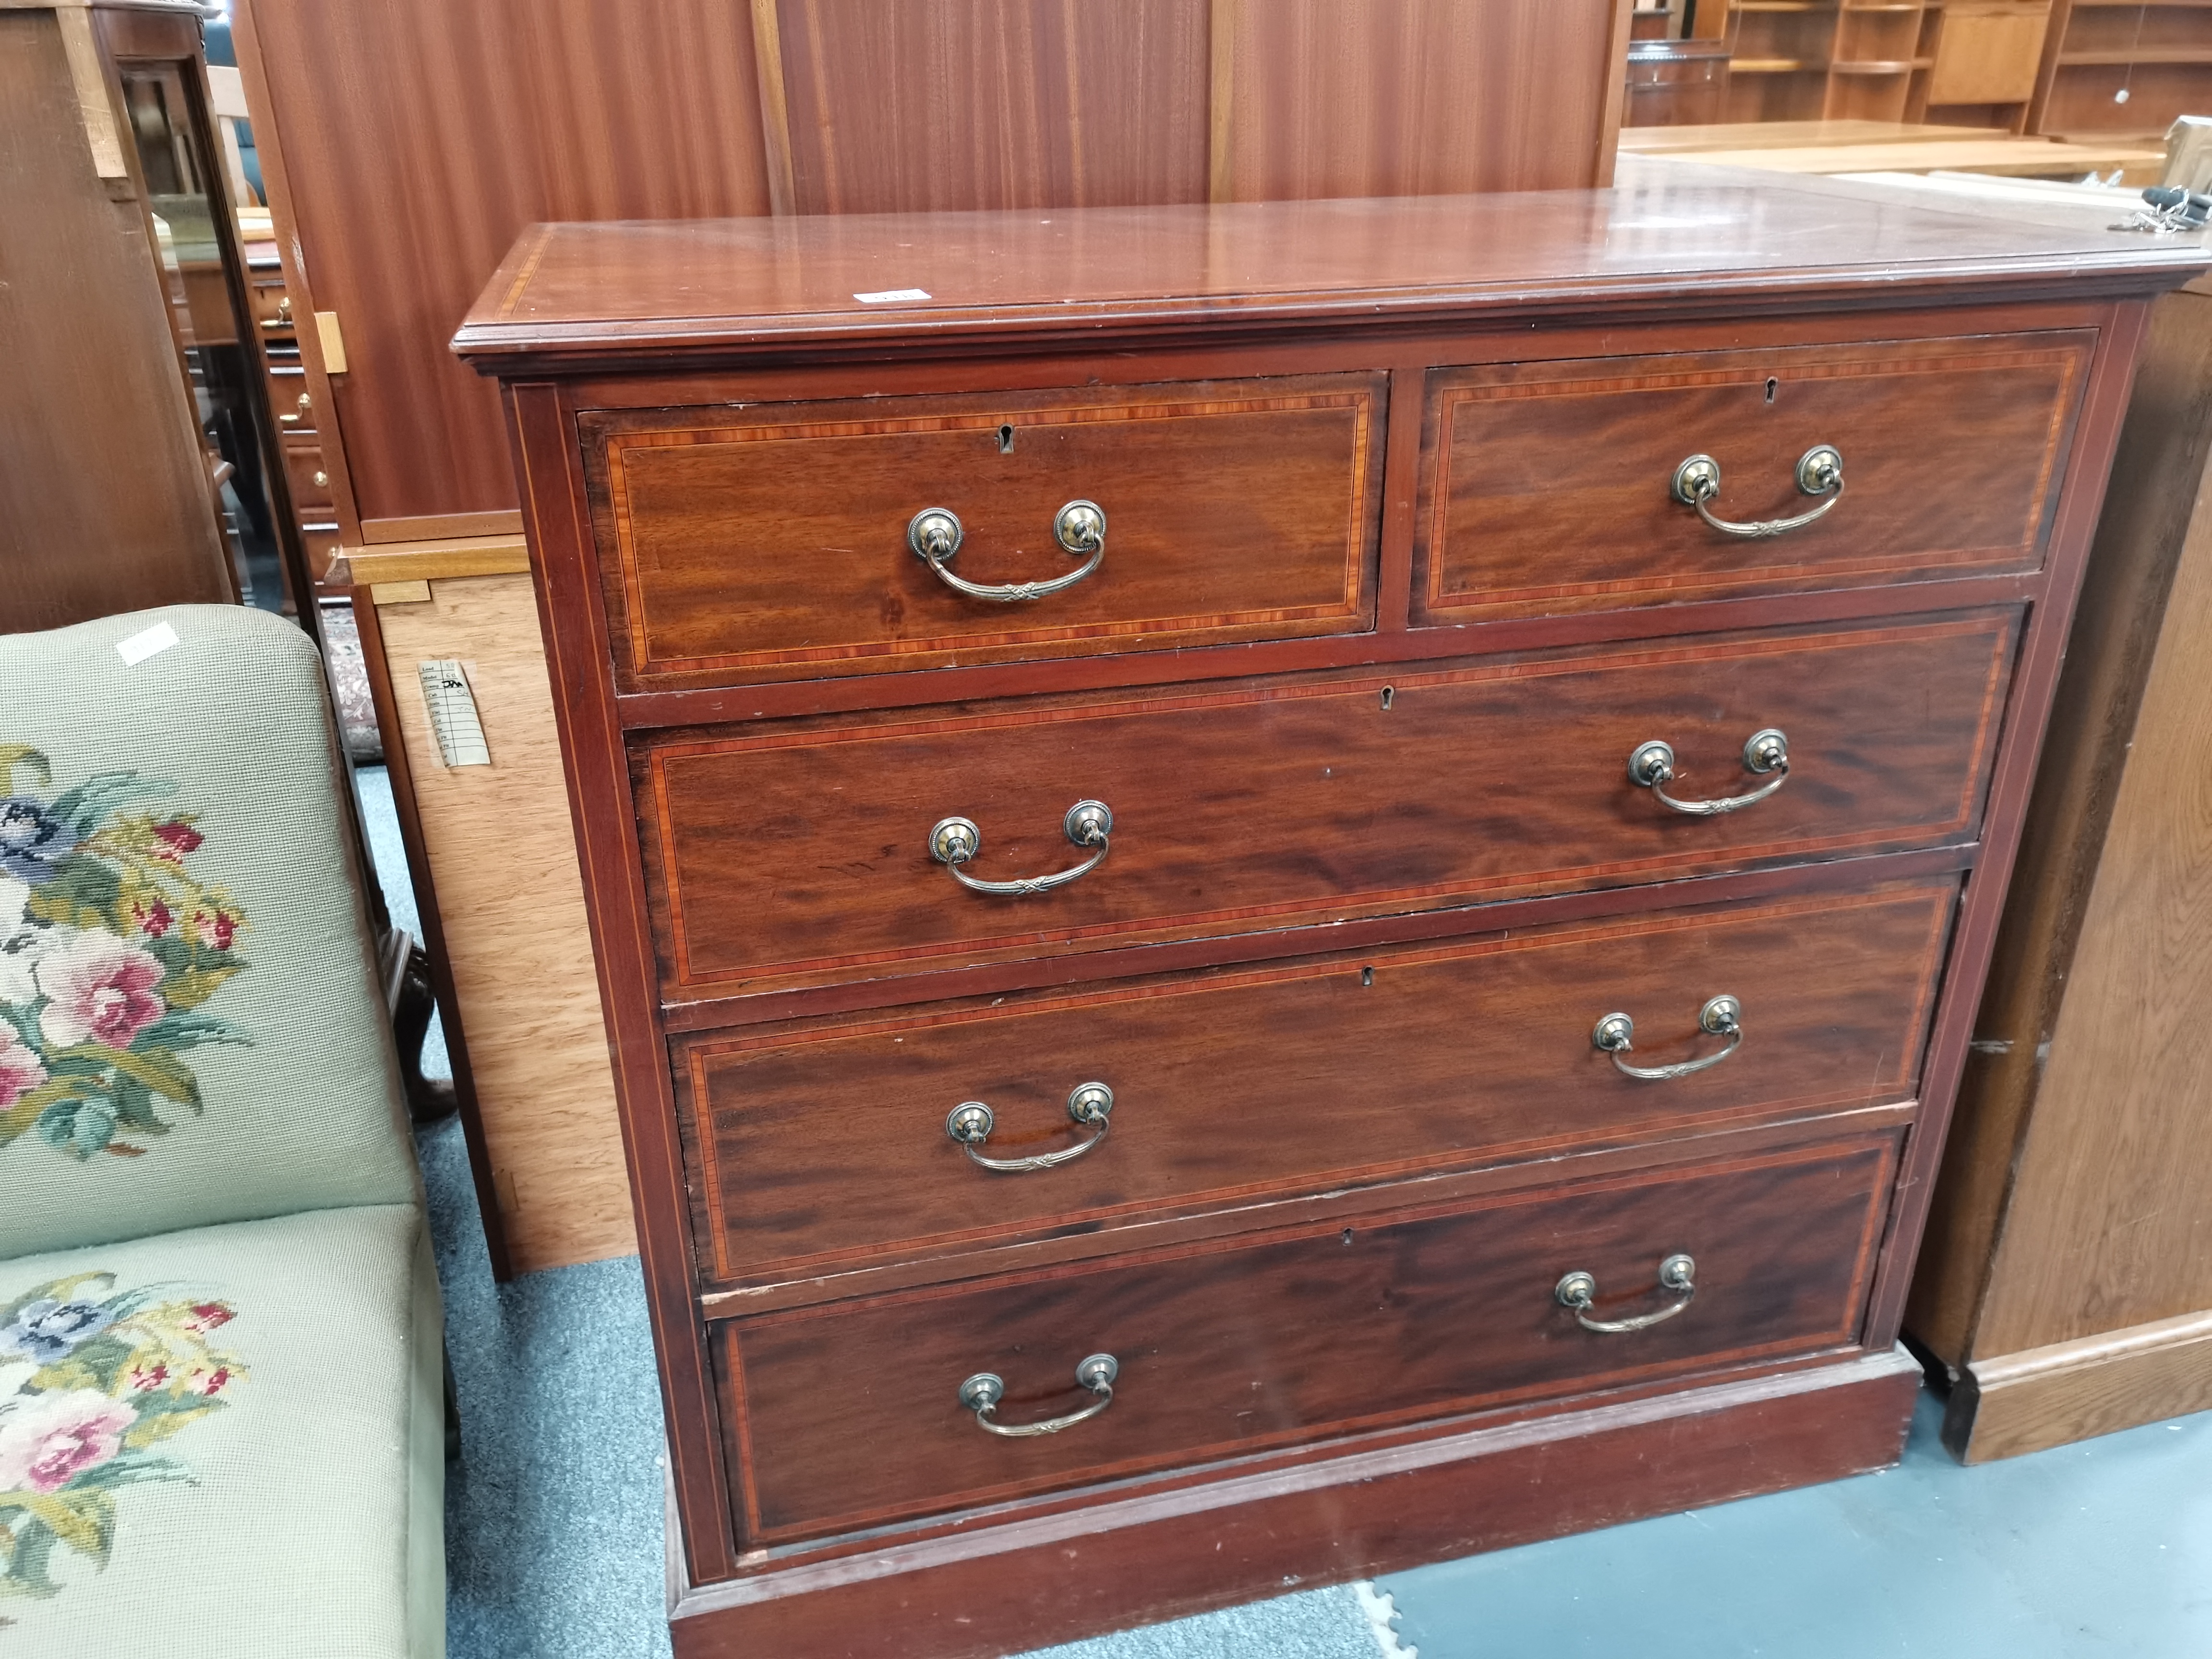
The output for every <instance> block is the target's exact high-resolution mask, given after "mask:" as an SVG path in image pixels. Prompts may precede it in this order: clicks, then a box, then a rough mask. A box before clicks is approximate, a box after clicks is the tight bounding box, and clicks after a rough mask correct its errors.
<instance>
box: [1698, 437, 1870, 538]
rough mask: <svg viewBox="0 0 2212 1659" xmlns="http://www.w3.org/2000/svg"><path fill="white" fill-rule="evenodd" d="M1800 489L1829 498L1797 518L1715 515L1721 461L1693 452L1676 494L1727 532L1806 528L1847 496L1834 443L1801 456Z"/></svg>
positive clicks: (1759, 534) (1754, 534)
mask: <svg viewBox="0 0 2212 1659" xmlns="http://www.w3.org/2000/svg"><path fill="white" fill-rule="evenodd" d="M1797 488H1798V489H1800V490H1802V492H1804V493H1805V494H1806V495H1825V496H1826V497H1827V500H1826V501H1822V502H1821V503H1820V506H1818V507H1813V508H1811V509H1810V510H1808V511H1807V512H1803V513H1799V514H1798V515H1797V516H1796V518H1794V519H1754V520H1751V521H1749V522H1748V523H1743V524H1738V523H1737V522H1735V520H1731V519H1719V518H1715V517H1714V516H1713V509H1712V503H1713V502H1714V501H1717V500H1718V499H1719V496H1720V493H1721V464H1720V463H1719V462H1718V461H1717V460H1715V459H1713V458H1712V457H1711V456H1710V455H1692V456H1691V457H1690V458H1689V459H1687V460H1686V461H1684V462H1683V463H1682V464H1681V465H1680V466H1678V467H1676V468H1675V469H1674V486H1673V493H1674V499H1675V500H1676V501H1680V502H1681V503H1682V504H1683V505H1684V506H1685V507H1695V508H1697V509H1698V516H1699V518H1701V519H1703V520H1705V522H1706V523H1707V524H1709V525H1711V526H1712V527H1713V528H1714V529H1716V530H1717V531H1719V532H1721V533H1722V534H1723V535H1727V536H1743V537H1747V538H1751V539H1753V540H1759V539H1762V538H1765V537H1768V536H1779V535H1782V534H1784V533H1785V532H1789V531H1792V530H1802V529H1803V528H1804V527H1805V526H1807V525H1808V524H1810V523H1812V522H1813V520H1815V519H1818V518H1820V517H1821V516H1823V515H1824V514H1826V513H1827V512H1828V510H1829V509H1830V508H1831V507H1834V506H1835V504H1836V503H1837V502H1838V501H1841V500H1843V499H1844V458H1843V455H1842V454H1841V453H1840V452H1838V450H1837V449H1836V447H1835V446H1834V445H1832V444H1815V445H1814V446H1813V447H1812V448H1810V449H1808V450H1807V451H1806V452H1805V453H1803V454H1802V455H1800V456H1799V457H1798V458H1797Z"/></svg>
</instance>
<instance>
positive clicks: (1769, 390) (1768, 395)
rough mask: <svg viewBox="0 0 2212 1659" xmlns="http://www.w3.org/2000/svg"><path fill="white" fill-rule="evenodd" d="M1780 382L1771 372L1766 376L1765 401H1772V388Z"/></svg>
mask: <svg viewBox="0 0 2212 1659" xmlns="http://www.w3.org/2000/svg"><path fill="white" fill-rule="evenodd" d="M1781 384H1782V382H1781V381H1779V380H1776V379H1775V378H1774V377H1773V376H1772V375H1771V374H1770V375H1768V376H1767V377H1766V401H1767V402H1769V403H1770V404H1771V403H1772V402H1773V401H1774V389H1775V388H1776V387H1777V386H1780V385H1781Z"/></svg>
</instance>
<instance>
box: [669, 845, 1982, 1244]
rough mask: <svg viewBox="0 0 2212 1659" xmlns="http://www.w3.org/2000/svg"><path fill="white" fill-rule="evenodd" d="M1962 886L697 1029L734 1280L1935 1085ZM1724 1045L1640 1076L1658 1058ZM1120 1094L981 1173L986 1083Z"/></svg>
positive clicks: (1025, 1126)
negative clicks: (1933, 1049)
mask: <svg viewBox="0 0 2212 1659" xmlns="http://www.w3.org/2000/svg"><path fill="white" fill-rule="evenodd" d="M1957 890H1958V884H1957V880H1956V878H1954V877H1944V878H1938V879H1936V880H1931V881H1926V882H1919V883H1914V884H1900V885H1896V886H1889V887H1884V888H1881V889H1877V890H1874V891H1871V892H1862V893H1843V894H1821V895H1813V896H1803V897H1798V898H1792V899H1786V900H1781V901H1778V902H1772V903H1767V904H1760V905H1754V906H1749V907H1741V908H1707V909H1699V910H1692V911H1685V912H1678V913H1674V914H1661V915H1645V916H1637V917H1631V918H1620V919H1614V920H1611V921H1604V922H1599V923H1592V924H1584V925H1572V926H1566V927H1549V928H1543V929H1536V930H1531V931H1528V932H1522V933H1511V934H1506V935H1499V934H1495V933H1493V934H1488V935H1483V936H1480V937H1476V938H1472V939H1457V940H1454V941H1452V942H1450V943H1449V944H1445V945H1421V946H1398V947H1393V948H1390V949H1387V950H1383V951H1374V952H1370V953H1363V954H1361V955H1358V956H1342V955H1339V956H1331V957H1313V958H1308V959H1305V960H1302V961H1292V962H1288V963H1277V964H1271V965H1269V966H1267V967H1264V968H1251V969H1233V970H1231V969H1223V970H1217V971H1214V972H1211V973H1205V974H1198V975H1182V976H1178V977H1176V978H1172V979H1167V980H1163V981H1157V982H1139V983H1136V984H1130V985H1119V986H1109V987H1103V988H1101V987H1090V988H1086V989H1085V990H1082V991H1080V992H1077V993H1073V994H1066V993H1062V994H1030V995H1025V996H1017V997H1012V998H1001V999H996V1000H992V1001H989V1002H977V1003H970V1004H963V1005H956V1006H951V1007H924V1008H921V1009H919V1010H914V1011H902V1012H899V1013H898V1014H896V1015H893V1016H884V1015H875V1016H871V1017H866V1018H849V1019H843V1020H840V1021H837V1022H835V1023H832V1024H815V1025H811V1026H806V1027H799V1028H794V1029H790V1030H779V1031H774V1032H769V1033H748V1034H746V1035H744V1036H734V1037H732V1036H722V1037H694V1038H688V1039H678V1042H677V1044H676V1045H675V1063H676V1080H677V1085H678V1087H677V1101H678V1114H679V1117H680V1119H681V1121H682V1123H683V1127H684V1139H685V1145H686V1148H687V1152H688V1155H689V1157H690V1159H691V1162H692V1166H693V1168H694V1170H695V1171H696V1176H695V1178H694V1180H693V1181H692V1182H691V1183H690V1188H691V1191H692V1193H693V1194H694V1206H695V1212H694V1213H695V1221H696V1237H698V1238H699V1240H700V1242H701V1243H700V1255H701V1258H702V1272H703V1273H705V1276H706V1277H707V1278H708V1280H709V1281H710V1282H711V1281H714V1280H716V1279H719V1280H720V1281H721V1282H723V1283H732V1282H738V1281H744V1282H755V1283H757V1282H763V1281H766V1280H769V1279H776V1278H782V1277H790V1276H797V1275H799V1274H800V1273H813V1272H823V1271H828V1270H831V1269H834V1268H837V1267H857V1266H860V1265H864V1264H866V1263H868V1262H870V1261H880V1260H884V1259H887V1258H890V1257H891V1256H894V1255H906V1254H909V1253H912V1252H915V1251H922V1250H929V1249H947V1248H954V1247H957V1246H960V1245H964V1244H972V1243H977V1242H989V1243H1010V1242H1017V1241H1020V1240H1024V1239H1028V1238H1033V1237H1040V1236H1046V1235H1049V1234H1053V1233H1060V1232H1066V1231H1095V1230H1097V1229H1098V1228H1100V1227H1107V1226H1114V1225H1119V1224H1121V1223H1123V1222H1126V1221H1128V1220H1131V1219H1134V1218H1144V1219H1155V1218H1159V1217H1161V1216H1163V1215H1164V1214H1166V1213H1168V1212H1183V1211H1194V1210H1197V1209H1200V1208H1216V1207H1221V1206H1229V1205H1233V1204H1243V1203H1249V1202H1255V1201H1259V1200H1265V1199H1268V1198H1271V1197H1277V1196H1281V1195H1283V1194H1288V1193H1291V1192H1293V1191H1297V1190H1317V1189H1321V1188H1335V1187H1342V1186H1346V1185H1351V1184H1358V1183H1370V1182H1382V1181H1386V1180H1391V1179H1396V1178H1399V1177H1402V1176H1408V1175H1413V1174H1417V1173H1420V1172H1424V1171H1427V1170H1443V1169H1447V1168H1452V1167H1462V1168H1464V1167H1472V1166H1474V1165H1477V1164H1485V1163H1492V1164H1503V1163H1511V1162H1516V1161H1522V1160H1526V1159H1529V1158H1542V1157H1554V1156H1558V1155H1559V1154H1561V1153H1565V1152H1575V1151H1586V1150H1590V1149H1593V1148H1595V1147H1598V1146H1608V1145H1610V1146H1618V1145H1623V1144H1627V1143H1630V1142H1643V1141H1648V1140H1650V1139H1652V1138H1653V1137H1656V1136H1660V1135H1682V1134H1691V1133H1699V1132H1701V1131H1706V1130H1711V1129H1713V1128H1716V1127H1720V1126H1722V1125H1724V1124H1726V1125H1741V1124H1745V1123H1748V1122H1752V1121H1760V1120H1765V1121H1774V1120H1778V1119H1782V1118H1785V1117H1789V1116H1792V1115H1803V1114H1808V1113H1813V1112H1818V1111H1822V1110H1833V1109H1842V1108H1850V1107H1858V1106H1872V1105H1880V1104H1886V1103H1892V1102H1897V1101H1902V1100H1905V1099H1909V1098H1910V1097H1911V1096H1912V1094H1913V1092H1914V1091H1915V1089H1916V1086H1917V1075H1918V1067H1919V1057H1920V1054H1921V1049H1922V1044H1923V1040H1924V1036H1925V1031H1926V1027H1927V1020H1928V1012H1929V999H1930V998H1931V997H1932V995H1933V994H1934V987H1935V985H1936V980H1937V976H1938V973H1939V971H1940V969H1941V967H1942V960H1943V952H1944V950H1945V947H1946V945H1947V943H1948V937H1949V927H1950V918H1951V911H1952V904H1953V902H1954V897H1955V896H1956V894H1957ZM1716 994H1730V995H1734V996H1735V997H1736V998H1737V999H1738V1000H1740V1002H1741V1005H1742V1009H1743V1014H1742V1023H1743V1031H1744V1036H1743V1039H1742V1042H1741V1045H1740V1047H1739V1048H1737V1050H1736V1051H1735V1052H1733V1053H1731V1054H1729V1056H1728V1058H1727V1060H1726V1061H1725V1063H1723V1064H1719V1065H1716V1066H1711V1068H1709V1069H1707V1070H1705V1071H1701V1072H1699V1073H1695V1074H1694V1075H1692V1076H1687V1077H1683V1078H1679V1079H1672V1080H1668V1081H1663V1082H1654V1081H1649V1080H1639V1079H1633V1078H1629V1077H1625V1076H1623V1075H1622V1074H1621V1073H1620V1071H1619V1070H1618V1069H1617V1068H1616V1067H1615V1066H1613V1064H1612V1062H1611V1061H1610V1060H1609V1059H1608V1058H1607V1055H1606V1054H1603V1053H1601V1052H1600V1051H1599V1050H1598V1049H1597V1048H1595V1046H1594V1044H1593V1042H1592V1041H1591V1033H1592V1027H1593V1024H1595V1021H1596V1020H1597V1019H1598V1018H1600V1017H1601V1016H1602V1015H1605V1014H1607V1013H1610V1012H1614V1011H1621V1012H1627V1013H1629V1014H1630V1015H1631V1016H1632V1018H1633V1019H1634V1021H1635V1044H1636V1047H1635V1049H1634V1058H1635V1059H1636V1060H1639V1061H1644V1062H1646V1063H1654V1062H1662V1063H1663V1062H1667V1061H1674V1060H1682V1059H1685V1058H1686V1057H1691V1056H1696V1055H1700V1054H1711V1053H1712V1052H1715V1051H1716V1050H1717V1044H1716V1043H1715V1042H1713V1041H1712V1040H1711V1038H1710V1037H1707V1036H1705V1035H1704V1034H1703V1033H1701V1032H1700V1031H1699V1029H1698V1026H1697V1014H1698V1011H1699V1006H1700V1005H1701V1004H1702V1003H1704V1002H1705V1000H1707V999H1708V998H1710V997H1711V996H1713V995H1716ZM1092 1079H1096V1080H1099V1081H1102V1082H1103V1083H1104V1084H1105V1085H1107V1086H1108V1087H1109V1088H1110V1089H1111V1090H1112V1091H1113V1094H1114V1103H1113V1108H1112V1117H1111V1131H1110V1133H1109V1134H1108V1135H1107V1136H1106V1137H1105V1138H1104V1139H1100V1140H1097V1142H1096V1143H1095V1145H1093V1146H1090V1147H1089V1148H1088V1149H1086V1150H1085V1152H1084V1154H1083V1155H1082V1156H1081V1157H1080V1158H1078V1159H1076V1160H1074V1161H1071V1162H1069V1163H1067V1164H1064V1165H1062V1166H1060V1167H1056V1168H1053V1169H1049V1170H1036V1171H1030V1172H1023V1173H1018V1174H1006V1173H1000V1172H994V1171H990V1170H981V1169H978V1168H976V1167H975V1165H974V1164H973V1163H972V1162H971V1161H970V1160H969V1158H967V1157H966V1156H964V1155H963V1150H962V1148H961V1146H959V1145H958V1144H957V1142H955V1141H954V1140H953V1139H951V1137H950V1136H949V1135H948V1134H947V1133H946V1128H945V1119H946V1115H947V1113H948V1112H949V1111H950V1110H951V1109H952V1108H953V1107H954V1106H955V1105H956V1104H957V1103H962V1102H965V1101H969V1100H980V1101H981V1102H983V1103H985V1104H986V1105H987V1107H988V1108H989V1109H991V1110H992V1112H993V1113H994V1127H993V1130H992V1133H991V1136H990V1142H989V1150H990V1151H991V1152H994V1153H995V1154H997V1155H999V1156H1000V1157H1001V1158H1018V1157H1022V1156H1033V1155H1036V1154H1038V1153H1049V1152H1054V1151H1058V1150H1062V1149H1065V1148H1066V1147H1069V1146H1073V1145H1075V1144H1077V1143H1078V1142H1079V1141H1082V1140H1085V1139H1089V1138H1090V1137H1091V1135H1092V1134H1094V1133H1096V1132H1095V1130H1091V1129H1089V1128H1079V1126H1077V1125H1074V1124H1073V1123H1072V1122H1071V1121H1070V1119H1069V1115H1068V1113H1067V1111H1066V1108H1065V1101H1066V1096H1067V1095H1068V1093H1069V1091H1070V1090H1071V1089H1072V1088H1073V1087H1074V1086H1076V1085H1080V1084H1082V1083H1085V1082H1086V1081H1089V1080H1092Z"/></svg>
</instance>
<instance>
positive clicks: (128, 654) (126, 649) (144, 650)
mask: <svg viewBox="0 0 2212 1659" xmlns="http://www.w3.org/2000/svg"><path fill="white" fill-rule="evenodd" d="M176 642H177V630H176V629H173V628H172V627H170V626H169V624H168V623H155V624H154V625H153V626H152V627H151V628H149V629H146V631H145V632H143V634H133V635H131V637H130V638H129V639H127V640H118V641H116V642H115V654H116V655H117V656H118V657H120V658H122V659H123V665H124V666H125V668H136V667H137V665H139V664H140V663H142V662H143V661H145V660H146V659H147V658H149V657H150V656H153V655H155V653H158V652H162V651H167V649H168V648H169V647H171V646H173V645H174V644H175V643H176Z"/></svg>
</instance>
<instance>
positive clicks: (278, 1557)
mask: <svg viewBox="0 0 2212 1659" xmlns="http://www.w3.org/2000/svg"><path fill="white" fill-rule="evenodd" d="M163 629H166V630H167V633H166V634H165V633H163V632H162V630H163ZM170 635H173V642H166V643H165V641H167V639H168V637H169V636H170ZM118 647H120V648H119V649H118ZM346 787H347V782H346V777H345V774H344V772H343V768H342V766H341V763H340V761H339V758H338V754H337V744H336V739H335V738H334V737H333V734H332V731H331V720H330V715H329V713H328V703H327V699H326V696H325V691H324V687H323V681H322V673H321V666H320V665H319V662H318V661H317V659H316V657H315V653H314V651H313V647H311V645H310V644H309V642H308V641H307V638H306V637H305V636H304V635H302V634H301V632H300V631H299V629H296V628H294V627H291V626H289V625H288V624H286V623H283V622H282V621H280V620H279V619H277V618H275V617H269V616H266V615H264V614H261V613H259V612H257V611H249V610H241V609H235V608H229V607H219V606H180V607H176V608H173V609H168V610H164V611H148V612H143V613H140V614H137V615H133V616H127V617H110V618H106V619H105V620H102V621H99V622H94V623H85V624H83V625H82V626H80V627H76V628H70V629H63V630H60V631H58V632H55V633H51V634H42V635H15V636H12V637H8V638H4V639H0V1626H7V1625H12V1626H14V1628H0V1650H5V1651H15V1650H20V1651H21V1652H23V1653H25V1654H33V1653H35V1654H38V1655H40V1656H43V1659H76V1656H88V1659H89V1656H100V1659H112V1656H114V1655H118V1654H124V1653H132V1652H137V1651H142V1650H161V1651H165V1652H179V1653H191V1654H194V1655H199V1654H206V1655H210V1656H212V1655H217V1654H220V1655H223V1656H226V1659H261V1656H270V1659H277V1656H282V1659H305V1656H310V1655H313V1656H317V1659H337V1656H349V1659H354V1656H358V1659H385V1656H406V1659H425V1656H438V1655H441V1654H442V1653H443V1651H444V1645H445V1642H444V1631H445V1595H444V1571H445V1569H444V1559H445V1558H444V1544H443V1528H442V1515H441V1510H442V1504H443V1491H444V1462H443V1444H444V1431H443V1425H444V1413H443V1395H442V1386H441V1376H442V1368H441V1355H442V1326H441V1313H440V1304H439V1297H438V1285H437V1278H436V1274H435V1271H434V1269H433V1267H432V1263H431V1256H430V1245H429V1240H428V1233H427V1231H426V1229H425V1225H424V1220H423V1213H422V1194H421V1186H420V1182H419V1180H418V1177H417V1175H416V1168H415V1162H414V1152H413V1147H412V1145H411V1142H410V1139H409V1135H408V1130H407V1118H406V1112H405V1108H404V1103H403V1101H402V1097H401V1091H400V1083H399V1075H398V1066H397V1064H396V1061H395V1059H394V1055H393V1049H392V1036H391V1031H390V1028H389V1024H388V1023H387V1020H386V1014H385V1010H384V1006H383V1004H382V1001H381V1000H380V996H379V994H378V986H377V976H376V973H375V965H374V952H373V951H372V946H371V940H370V935H369V932H368V923H367V920H366V916H365V915H364V910H363V905H362V893H361V888H360V879H361V878H360V872H359V871H358V869H357V868H356V860H355V857H354V852H353V848H354V842H353V839H352V837H351V836H350V834H349V831H348V829H347V823H348V818H347V815H346V811H345V807H344V800H343V795H342V793H341V792H342V791H343V789H344V788H346ZM17 1644H20V1647H18V1646H17Z"/></svg>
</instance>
